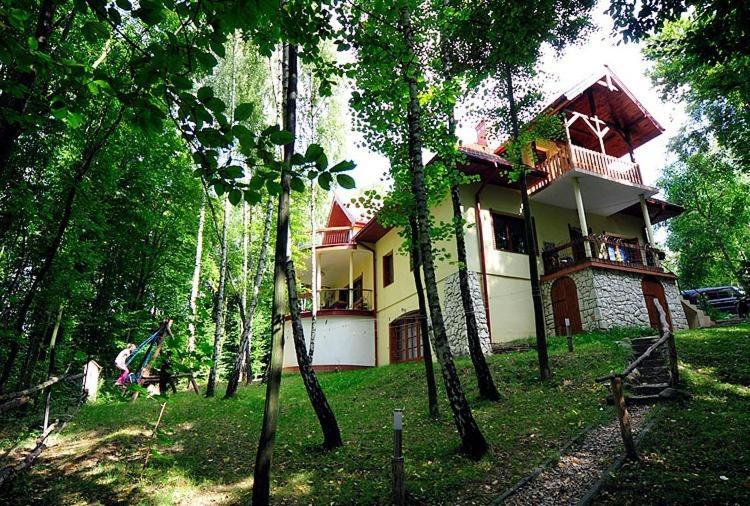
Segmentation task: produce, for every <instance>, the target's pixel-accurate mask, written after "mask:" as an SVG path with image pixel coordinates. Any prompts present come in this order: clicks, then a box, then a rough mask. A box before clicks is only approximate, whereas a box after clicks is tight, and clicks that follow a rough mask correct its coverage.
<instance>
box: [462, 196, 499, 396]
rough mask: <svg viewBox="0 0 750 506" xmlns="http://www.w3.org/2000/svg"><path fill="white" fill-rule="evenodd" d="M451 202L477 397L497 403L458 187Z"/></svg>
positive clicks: (496, 393) (497, 394)
mask: <svg viewBox="0 0 750 506" xmlns="http://www.w3.org/2000/svg"><path fill="white" fill-rule="evenodd" d="M451 202H452V204H453V232H454V233H455V235H456V251H457V256H458V283H459V285H460V288H461V302H462V303H463V308H464V314H465V315H466V338H467V340H468V342H469V354H470V355H471V362H472V363H473V364H474V371H475V372H476V375H477V385H478V386H479V395H480V396H481V397H482V398H483V399H487V400H490V401H499V400H500V393H498V391H497V387H496V386H495V382H494V381H493V380H492V374H491V373H490V368H489V367H488V366H487V360H485V358H484V353H483V352H482V344H481V343H480V342H479V328H478V327H477V316H476V313H474V301H473V300H472V298H471V289H470V288H469V270H468V269H467V267H466V266H467V263H466V262H467V260H466V242H465V241H464V225H463V215H462V214H461V200H460V198H459V195H458V186H456V185H453V186H451Z"/></svg>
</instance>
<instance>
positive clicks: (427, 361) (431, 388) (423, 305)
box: [409, 216, 440, 420]
mask: <svg viewBox="0 0 750 506" xmlns="http://www.w3.org/2000/svg"><path fill="white" fill-rule="evenodd" d="M409 228H410V229H411V258H412V267H413V268H412V274H413V275H414V286H415V288H416V290H417V303H418V304H419V330H420V332H421V333H422V357H423V359H424V371H425V375H426V378H427V412H428V414H429V415H430V417H432V418H433V419H435V420H437V419H438V418H440V408H439V407H438V400H437V385H436V384H435V371H434V368H433V367H432V348H431V347H430V328H429V326H428V325H427V302H426V301H425V298H424V286H423V285H422V274H420V272H419V270H420V269H421V268H422V261H421V255H420V253H419V232H418V230H417V219H416V218H415V217H413V216H412V217H410V218H409Z"/></svg>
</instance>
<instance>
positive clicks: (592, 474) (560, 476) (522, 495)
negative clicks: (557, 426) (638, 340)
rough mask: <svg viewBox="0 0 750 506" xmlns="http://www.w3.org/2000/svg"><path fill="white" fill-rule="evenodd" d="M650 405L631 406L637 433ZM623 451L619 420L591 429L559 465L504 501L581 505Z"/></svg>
mask: <svg viewBox="0 0 750 506" xmlns="http://www.w3.org/2000/svg"><path fill="white" fill-rule="evenodd" d="M650 409H651V407H650V406H633V407H630V408H628V411H630V416H631V420H632V424H633V431H634V434H637V433H638V431H639V430H640V428H641V427H642V426H643V422H644V420H645V418H646V415H647V414H648V412H649V411H650ZM622 452H623V447H622V439H621V436H620V426H619V424H618V422H617V420H616V419H615V420H614V421H613V422H612V423H610V424H609V425H605V426H602V427H598V428H596V429H593V430H592V431H590V432H589V433H588V434H586V436H585V437H584V439H583V440H581V442H579V443H578V444H576V445H574V446H573V447H572V448H570V449H569V450H568V451H567V452H566V453H565V455H563V456H561V457H560V460H559V461H558V462H557V463H556V464H552V465H551V466H549V467H547V468H546V469H544V470H543V471H542V472H541V473H540V474H539V475H538V476H536V477H535V478H534V479H532V480H531V481H529V482H528V483H526V484H525V485H524V486H523V487H521V488H520V489H519V490H518V491H516V493H514V494H513V495H511V496H510V497H508V498H507V499H506V500H505V501H504V502H503V504H509V505H545V506H546V505H561V504H577V503H578V501H579V500H580V499H581V498H582V497H583V496H584V495H586V492H588V490H589V489H590V488H591V487H592V486H593V485H594V483H595V482H596V481H597V480H598V479H599V477H600V476H601V474H602V473H603V472H604V471H605V470H606V469H607V466H609V464H610V463H612V461H613V460H614V459H615V458H616V457H617V456H618V455H619V454H621V453H622Z"/></svg>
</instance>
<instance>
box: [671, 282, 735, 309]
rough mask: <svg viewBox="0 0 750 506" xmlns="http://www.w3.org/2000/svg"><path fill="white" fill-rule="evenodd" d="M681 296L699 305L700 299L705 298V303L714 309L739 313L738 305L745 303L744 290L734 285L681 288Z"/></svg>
mask: <svg viewBox="0 0 750 506" xmlns="http://www.w3.org/2000/svg"><path fill="white" fill-rule="evenodd" d="M682 296H683V297H685V298H686V299H688V300H689V301H690V302H691V303H692V304H695V305H700V299H705V301H706V303H708V304H709V305H710V306H711V307H713V308H714V309H716V310H718V311H722V312H724V313H731V314H739V313H740V312H741V311H740V305H743V306H744V305H746V302H745V300H746V297H745V292H744V291H743V290H742V289H741V288H739V287H736V286H712V287H709V288H695V289H693V290H683V291H682ZM742 312H743V313H744V312H745V311H742Z"/></svg>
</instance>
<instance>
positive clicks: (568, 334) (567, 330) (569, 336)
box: [565, 318, 573, 353]
mask: <svg viewBox="0 0 750 506" xmlns="http://www.w3.org/2000/svg"><path fill="white" fill-rule="evenodd" d="M565 336H566V337H567V339H568V351H569V352H570V353H573V331H572V330H571V329H570V318H565Z"/></svg>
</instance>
